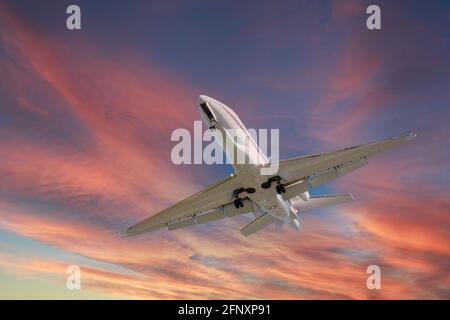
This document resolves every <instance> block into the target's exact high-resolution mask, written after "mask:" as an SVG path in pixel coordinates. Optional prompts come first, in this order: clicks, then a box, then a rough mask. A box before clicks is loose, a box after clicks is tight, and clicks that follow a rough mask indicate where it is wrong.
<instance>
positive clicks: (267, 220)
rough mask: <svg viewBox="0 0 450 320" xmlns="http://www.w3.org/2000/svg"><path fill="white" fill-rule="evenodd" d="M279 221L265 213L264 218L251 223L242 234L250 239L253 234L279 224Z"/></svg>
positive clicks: (261, 217)
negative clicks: (273, 224) (276, 223)
mask: <svg viewBox="0 0 450 320" xmlns="http://www.w3.org/2000/svg"><path fill="white" fill-rule="evenodd" d="M277 221H278V220H277V219H275V218H274V217H272V216H271V215H270V214H268V213H265V214H263V215H262V216H260V217H258V218H256V219H255V220H253V221H252V222H250V223H249V224H248V225H246V226H245V227H244V228H243V229H242V230H241V233H242V234H243V235H244V236H246V237H248V236H249V235H251V234H252V233H255V232H257V231H259V230H261V229H264V228H265V227H267V226H269V225H271V224H272V223H275V222H277Z"/></svg>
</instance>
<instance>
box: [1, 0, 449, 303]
mask: <svg viewBox="0 0 450 320" xmlns="http://www.w3.org/2000/svg"><path fill="white" fill-rule="evenodd" d="M371 2H373V1H371ZM371 2H368V1H364V0H363V1H345V0H340V1H273V2H270V1H197V0H193V1H137V0H136V1H128V2H126V3H125V2H123V1H101V2H100V1H82V0H78V1H76V4H78V5H79V6H80V8H81V15H82V18H81V24H82V29H81V30H75V31H71V30H68V29H67V28H66V24H65V21H66V18H67V14H66V8H67V6H68V5H70V4H74V2H73V1H70V2H69V1H39V5H37V3H36V2H34V1H33V2H32V1H25V0H15V1H3V0H0V299H450V246H449V243H450V199H449V196H448V195H449V194H450V163H449V161H448V158H449V156H450V148H449V141H450V127H449V123H450V90H449V89H450V31H449V28H448V22H449V19H450V5H449V3H448V1H426V2H425V1H400V0H399V1H376V4H378V5H379V6H380V8H381V18H382V20H381V21H382V22H381V23H382V29H381V30H368V29H367V28H366V19H367V17H368V15H367V14H366V12H365V11H366V8H367V6H368V5H369V4H373V3H371ZM199 94H206V95H208V96H211V97H214V98H216V99H218V100H220V101H222V102H224V103H225V104H227V105H228V106H230V107H231V108H232V109H233V110H234V111H235V112H236V113H237V114H238V115H239V116H240V118H241V119H242V121H243V122H244V123H245V124H246V126H247V127H248V128H255V129H258V128H268V129H270V128H278V129H279V130H280V140H281V143H280V156H281V158H289V157H294V156H300V155H306V154H311V153H316V152H323V151H331V150H335V149H338V148H343V147H348V146H351V145H355V144H361V143H366V142H371V141H375V140H379V139H384V138H389V137H393V136H399V135H402V134H406V133H409V132H412V131H414V132H417V134H418V137H417V138H416V139H415V140H414V141H412V142H410V143H409V144H407V145H405V146H402V147H400V148H398V149H396V150H392V151H390V152H387V153H385V154H383V155H380V156H377V157H375V158H373V159H371V160H370V161H369V165H368V166H366V167H364V168H363V169H361V170H358V171H356V172H354V173H351V174H348V175H346V176H344V177H342V178H340V179H338V180H336V181H333V182H332V183H329V184H327V185H326V186H325V187H321V188H319V189H318V190H312V191H311V192H312V193H313V194H324V193H329V194H333V193H336V194H339V193H347V192H350V193H352V195H353V196H354V198H355V199H354V201H353V202H351V203H348V204H345V205H339V206H335V207H329V208H324V209H320V210H315V211H312V212H308V213H305V214H304V215H303V228H302V231H301V232H300V233H298V232H295V231H294V230H292V229H291V228H284V229H282V230H279V229H276V228H272V227H269V228H267V229H266V230H263V231H261V232H258V233H257V234H255V235H252V236H251V237H249V238H245V237H243V236H242V235H241V234H240V232H239V230H240V229H241V228H242V227H243V226H245V225H246V224H247V223H249V221H250V218H249V217H244V216H242V217H236V218H233V219H226V220H222V221H216V222H212V223H209V224H204V225H199V226H195V227H193V228H186V229H183V230H177V231H174V232H168V231H166V230H161V231H158V232H155V233H151V234H146V235H142V236H139V237H133V238H122V237H120V236H119V232H120V231H122V230H123V229H125V228H126V227H128V226H130V225H132V224H134V223H136V222H138V221H139V220H141V219H144V218H146V217H148V216H150V215H152V214H155V213H157V212H158V211H160V210H162V209H163V208H165V207H166V206H168V205H170V204H173V203H175V202H177V201H179V200H181V199H183V198H184V197H186V196H189V195H190V194H192V193H195V192H197V191H199V190H201V189H202V188H204V187H206V186H207V185H209V184H211V183H214V182H215V181H216V180H218V179H220V178H223V177H224V176H225V175H227V174H230V173H231V172H232V168H231V167H230V166H229V165H174V164H173V163H172V162H171V160H170V152H171V149H172V147H173V146H174V142H172V141H171V140H170V136H171V133H172V132H173V130H175V129H177V128H187V129H189V130H192V129H193V121H195V120H200V115H199V114H198V111H197V108H196V101H197V97H198V95H199ZM73 264H75V265H79V266H80V268H81V290H69V289H67V288H66V280H67V277H68V274H67V273H66V270H67V267H68V266H69V265H73ZM370 265H378V266H379V267H380V270H381V289H380V290H369V289H368V288H367V286H366V280H367V277H368V274H367V273H366V269H367V267H368V266H370Z"/></svg>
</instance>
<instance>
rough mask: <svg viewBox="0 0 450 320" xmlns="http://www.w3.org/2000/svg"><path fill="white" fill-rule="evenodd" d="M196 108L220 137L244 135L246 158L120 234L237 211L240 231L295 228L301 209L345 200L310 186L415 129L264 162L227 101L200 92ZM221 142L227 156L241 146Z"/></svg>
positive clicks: (298, 225)
mask: <svg viewBox="0 0 450 320" xmlns="http://www.w3.org/2000/svg"><path fill="white" fill-rule="evenodd" d="M197 104H198V109H199V112H200V114H201V117H202V119H203V121H204V122H205V124H206V126H207V127H208V128H209V129H210V130H212V131H213V132H214V131H215V132H220V133H221V134H222V135H224V136H226V135H227V134H228V133H229V131H230V130H237V131H239V132H240V134H241V135H244V138H245V139H246V141H248V145H247V146H246V147H247V148H245V149H244V150H243V152H244V153H245V156H246V157H247V158H246V159H250V160H252V161H247V162H245V163H238V162H236V161H232V163H233V168H234V173H232V174H231V175H230V176H228V177H226V178H224V179H222V180H220V181H218V182H217V183H215V184H213V185H210V186H208V187H207V188H205V189H203V190H202V191H200V192H198V193H195V194H193V195H192V196H190V197H188V198H186V199H184V200H182V201H180V202H178V203H176V204H174V205H172V206H170V207H168V208H167V209H164V210H162V211H161V212H159V213H157V214H155V215H153V216H151V217H149V218H147V219H145V220H143V221H141V222H139V223H137V224H135V225H133V226H131V227H129V228H128V229H126V230H125V231H124V235H125V236H135V235H139V234H142V233H145V232H150V231H154V230H158V229H163V228H167V229H168V230H177V229H181V228H185V227H189V226H194V225H197V224H203V223H207V222H211V221H215V220H219V219H225V218H230V217H234V216H238V215H242V214H248V213H251V214H253V217H254V219H253V220H252V221H251V222H250V223H249V224H247V225H246V226H245V227H243V228H242V230H241V233H242V235H244V236H249V235H252V234H254V233H256V232H258V231H260V230H262V229H264V228H266V227H268V226H269V225H275V226H277V227H279V228H281V227H282V226H283V225H289V226H291V227H292V228H293V229H295V230H300V229H301V224H302V223H301V222H302V219H301V214H303V213H304V212H307V211H309V210H313V209H318V208H323V207H327V206H331V205H336V204H341V203H346V202H349V201H351V200H353V197H352V195H351V194H339V195H321V196H312V195H310V193H309V190H310V189H311V188H315V187H317V186H319V185H322V184H324V183H327V182H329V181H331V180H333V179H336V178H338V177H340V176H342V175H345V174H347V173H349V172H352V171H354V170H356V169H359V168H361V167H363V166H365V165H367V164H368V160H369V158H371V157H372V156H374V155H376V154H379V153H381V152H383V151H385V150H387V149H390V148H393V147H397V146H399V145H402V144H404V143H406V142H408V141H410V140H412V139H414V138H415V137H416V136H417V134H416V133H414V132H413V133H410V134H407V135H403V136H400V137H394V138H390V139H386V140H381V141H377V142H372V143H368V144H362V145H357V146H353V147H349V148H345V149H340V150H336V151H332V152H327V153H320V154H313V155H307V156H301V157H297V158H292V159H288V160H281V161H277V162H276V163H274V161H272V162H270V161H269V160H268V158H267V157H266V155H265V154H264V153H263V152H262V151H261V149H260V148H259V147H258V145H257V144H256V142H255V141H254V139H253V138H252V136H251V135H250V134H249V133H248V130H247V129H246V128H245V126H244V124H243V123H242V121H241V120H240V119H239V117H238V116H237V115H236V113H235V112H234V111H233V110H231V108H229V107H228V106H226V105H225V104H223V103H222V102H220V101H217V100H215V99H213V98H210V97H208V96H205V95H200V96H199V98H198V103H197ZM237 144H238V142H235V143H234V144H226V145H225V146H224V145H223V144H222V148H223V149H224V151H225V153H226V154H227V156H229V157H233V158H234V157H235V150H236V149H234V148H241V149H242V146H241V145H237ZM272 165H274V166H275V167H277V168H278V171H277V172H276V173H275V174H273V175H264V174H261V169H262V168H267V167H268V166H272Z"/></svg>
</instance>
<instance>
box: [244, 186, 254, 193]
mask: <svg viewBox="0 0 450 320" xmlns="http://www.w3.org/2000/svg"><path fill="white" fill-rule="evenodd" d="M245 191H246V192H247V193H255V192H256V190H255V188H252V187H250V188H247V189H246V190H245Z"/></svg>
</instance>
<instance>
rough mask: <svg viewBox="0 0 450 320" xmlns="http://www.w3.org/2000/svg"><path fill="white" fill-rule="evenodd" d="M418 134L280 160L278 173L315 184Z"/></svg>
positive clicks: (347, 170) (356, 165) (292, 179)
mask: <svg viewBox="0 0 450 320" xmlns="http://www.w3.org/2000/svg"><path fill="white" fill-rule="evenodd" d="M415 137H416V134H415V133H410V134H408V135H405V136H401V137H396V138H391V139H386V140H382V141H378V142H373V143H368V144H363V145H358V146H354V147H350V148H345V149H341V150H337V151H332V152H328V153H322V154H315V155H309V156H303V157H298V158H293V159H288V160H283V161H280V162H279V163H278V165H279V176H280V177H281V178H283V179H284V180H286V181H295V180H299V179H304V178H307V180H308V184H309V186H310V187H316V186H318V185H321V184H322V183H325V182H327V181H330V180H332V179H334V178H336V177H338V176H340V175H343V174H346V173H348V172H351V171H353V170H356V169H358V168H361V167H362V166H364V165H366V164H367V163H368V159H369V158H370V157H372V156H374V155H376V154H378V153H381V152H383V151H385V150H387V149H390V148H393V147H396V146H399V145H402V144H404V143H406V142H408V141H410V140H412V139H414V138H415Z"/></svg>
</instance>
